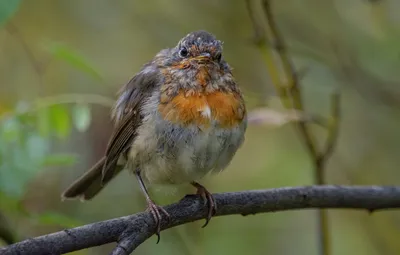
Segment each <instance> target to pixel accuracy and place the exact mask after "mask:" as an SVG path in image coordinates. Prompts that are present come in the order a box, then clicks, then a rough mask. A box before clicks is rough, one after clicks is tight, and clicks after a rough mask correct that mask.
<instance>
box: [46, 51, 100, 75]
mask: <svg viewBox="0 0 400 255" xmlns="http://www.w3.org/2000/svg"><path fill="white" fill-rule="evenodd" d="M49 51H50V52H51V54H52V55H53V56H54V57H55V58H57V59H60V60H63V61H65V62H67V63H69V64H70V65H72V66H73V67H75V68H77V69H78V70H81V71H83V72H85V73H86V74H89V75H91V76H92V77H94V78H96V79H99V80H101V79H102V77H101V75H100V73H98V72H97V71H96V70H95V69H94V68H93V67H92V65H90V64H89V63H88V62H87V60H85V59H84V57H83V56H81V55H80V54H78V53H76V52H74V51H73V50H72V49H70V48H68V47H67V46H65V45H62V44H53V45H52V46H51V47H49Z"/></svg>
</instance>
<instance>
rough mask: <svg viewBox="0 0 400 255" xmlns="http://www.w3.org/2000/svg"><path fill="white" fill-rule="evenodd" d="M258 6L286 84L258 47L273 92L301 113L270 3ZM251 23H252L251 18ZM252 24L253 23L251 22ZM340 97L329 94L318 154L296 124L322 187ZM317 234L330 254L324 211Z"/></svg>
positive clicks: (303, 126)
mask: <svg viewBox="0 0 400 255" xmlns="http://www.w3.org/2000/svg"><path fill="white" fill-rule="evenodd" d="M262 7H263V11H264V14H265V18H266V20H267V24H268V26H267V28H266V34H267V38H268V39H269V41H270V44H271V45H273V46H274V48H275V51H276V53H277V54H278V59H279V62H280V66H281V68H282V71H283V74H284V77H285V79H286V83H284V82H282V81H281V79H280V77H279V70H278V68H277V66H278V65H277V64H276V62H277V61H275V62H274V60H273V57H272V56H273V52H272V50H270V49H269V48H268V47H267V45H266V44H264V46H261V47H260V48H261V52H262V53H263V55H264V57H265V58H266V63H267V65H268V66H267V67H268V70H269V73H270V76H271V78H272V81H273V84H274V85H275V88H276V91H277V93H278V95H279V97H280V99H281V102H282V104H283V105H284V106H285V107H286V108H289V109H295V110H298V111H300V112H305V109H304V103H303V99H302V95H301V89H300V84H299V83H300V77H299V75H298V73H297V71H296V70H295V67H294V65H293V63H292V61H291V59H290V57H289V54H288V51H287V47H286V45H285V42H284V39H283V36H282V35H281V33H280V32H279V29H278V25H277V24H276V20H275V17H274V14H273V11H272V7H271V1H270V0H263V1H262ZM249 14H250V16H254V14H253V13H252V12H249ZM252 20H255V18H254V17H252ZM253 23H254V22H253ZM339 99H340V97H339V94H338V93H335V94H334V95H333V98H332V101H331V111H332V113H331V115H332V116H331V118H330V119H331V121H330V122H329V126H328V127H327V130H328V134H327V138H326V141H325V147H324V148H323V150H322V152H319V150H318V146H317V143H316V140H315V138H314V137H313V135H312V133H311V132H310V130H309V128H308V127H307V125H306V122H304V121H298V122H297V125H298V128H299V131H300V133H301V137H302V139H303V142H304V144H305V145H306V147H307V149H308V151H309V154H310V157H311V159H312V160H313V163H314V179H315V183H316V184H319V185H322V184H324V183H325V180H324V172H325V170H324V169H325V165H326V161H327V160H328V159H329V157H330V156H331V154H332V152H333V148H334V146H335V144H336V140H337V134H338V125H339V121H340V113H339V104H340V100H339ZM318 232H319V235H318V236H319V238H320V241H319V244H320V247H319V254H321V255H329V254H330V252H331V247H330V238H329V226H328V216H327V212H326V211H324V210H319V211H318Z"/></svg>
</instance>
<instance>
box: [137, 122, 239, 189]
mask: <svg viewBox="0 0 400 255" xmlns="http://www.w3.org/2000/svg"><path fill="white" fill-rule="evenodd" d="M149 116H153V117H148V118H145V120H144V123H143V125H142V126H141V127H140V128H139V130H138V133H137V134H138V135H137V137H136V139H135V141H134V142H133V145H132V149H131V151H130V159H131V160H132V159H133V160H132V162H131V165H132V166H131V167H132V168H139V169H140V171H141V176H142V178H143V179H144V180H145V181H146V182H148V183H154V184H180V183H187V182H191V181H195V180H198V179H200V178H202V177H203V176H204V175H206V174H207V173H209V172H219V171H221V170H223V169H224V168H225V167H226V166H227V165H228V164H229V163H230V161H231V160H232V158H233V156H234V154H235V153H236V151H237V149H238V148H239V147H240V145H241V144H242V142H243V140H244V130H245V128H246V124H245V123H243V124H241V125H239V126H237V127H235V128H231V129H222V128H218V127H216V126H215V125H214V126H211V127H209V128H208V129H206V130H200V129H199V128H198V127H195V126H187V127H180V126H178V125H175V124H171V123H169V122H166V121H164V120H162V119H161V118H160V117H159V116H157V114H155V115H149Z"/></svg>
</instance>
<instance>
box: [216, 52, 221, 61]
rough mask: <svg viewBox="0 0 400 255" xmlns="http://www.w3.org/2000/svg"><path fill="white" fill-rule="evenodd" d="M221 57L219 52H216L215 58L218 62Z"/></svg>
mask: <svg viewBox="0 0 400 255" xmlns="http://www.w3.org/2000/svg"><path fill="white" fill-rule="evenodd" d="M221 58H222V55H221V53H218V54H217V55H216V56H215V59H216V60H217V61H218V62H219V61H221Z"/></svg>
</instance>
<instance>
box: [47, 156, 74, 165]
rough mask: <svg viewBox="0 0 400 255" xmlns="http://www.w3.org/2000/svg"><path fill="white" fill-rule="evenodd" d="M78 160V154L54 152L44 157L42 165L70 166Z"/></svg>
mask: <svg viewBox="0 0 400 255" xmlns="http://www.w3.org/2000/svg"><path fill="white" fill-rule="evenodd" d="M75 162H76V156H75V155H71V154H54V155H50V156H47V157H45V158H44V159H43V161H42V163H41V165H42V166H43V167H49V166H70V165H73V164H74V163H75Z"/></svg>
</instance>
